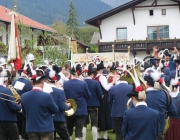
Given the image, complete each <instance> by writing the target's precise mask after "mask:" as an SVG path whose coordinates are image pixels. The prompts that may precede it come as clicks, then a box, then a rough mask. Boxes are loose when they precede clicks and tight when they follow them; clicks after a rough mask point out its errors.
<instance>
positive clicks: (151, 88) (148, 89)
mask: <svg viewBox="0 0 180 140" xmlns="http://www.w3.org/2000/svg"><path fill="white" fill-rule="evenodd" d="M152 90H155V91H157V89H155V88H153V87H149V88H147V89H146V92H147V91H152Z"/></svg>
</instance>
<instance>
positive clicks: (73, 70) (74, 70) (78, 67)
mask: <svg viewBox="0 0 180 140" xmlns="http://www.w3.org/2000/svg"><path fill="white" fill-rule="evenodd" d="M70 73H71V74H72V75H76V74H77V75H81V74H82V73H83V70H82V67H81V64H79V63H77V64H75V65H74V66H73V67H72V68H71V70H70Z"/></svg>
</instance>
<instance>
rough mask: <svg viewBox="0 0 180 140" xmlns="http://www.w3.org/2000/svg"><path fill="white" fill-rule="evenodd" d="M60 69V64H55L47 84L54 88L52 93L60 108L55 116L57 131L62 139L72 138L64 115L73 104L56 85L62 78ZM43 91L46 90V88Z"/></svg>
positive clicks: (68, 139)
mask: <svg viewBox="0 0 180 140" xmlns="http://www.w3.org/2000/svg"><path fill="white" fill-rule="evenodd" d="M58 69H59V68H58V66H56V65H53V67H52V70H50V71H49V74H48V77H47V80H46V82H47V86H49V88H52V91H50V94H51V95H52V97H53V99H54V101H55V103H56V105H57V106H58V108H59V112H58V113H57V114H56V115H54V116H53V121H54V127H55V132H57V133H58V135H59V136H60V138H61V140H70V136H69V132H68V129H67V125H66V119H65V116H64V111H65V110H68V108H70V107H71V104H70V103H66V97H65V93H64V91H63V90H61V89H58V88H57V87H56V84H55V83H56V82H57V81H59V80H60V75H58V73H59V72H58ZM45 89H46V88H45ZM43 91H44V92H46V90H44V89H43ZM55 135H56V134H55Z"/></svg>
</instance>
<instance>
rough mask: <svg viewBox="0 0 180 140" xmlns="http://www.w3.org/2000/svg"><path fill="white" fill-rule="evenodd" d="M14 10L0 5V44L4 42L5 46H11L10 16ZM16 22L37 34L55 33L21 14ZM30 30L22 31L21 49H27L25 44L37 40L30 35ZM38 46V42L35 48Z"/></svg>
mask: <svg viewBox="0 0 180 140" xmlns="http://www.w3.org/2000/svg"><path fill="white" fill-rule="evenodd" d="M11 11H12V10H10V9H7V8H6V7H4V6H1V5H0V13H1V14H0V42H3V43H4V44H5V45H8V44H9V37H10V26H11V17H10V16H9V12H11ZM16 22H19V23H21V24H23V25H25V26H27V27H28V28H29V29H31V30H32V32H34V33H35V34H36V33H37V32H38V31H43V32H44V31H47V32H51V33H52V32H55V30H53V29H51V28H50V27H48V26H46V25H43V24H41V23H39V22H37V21H34V20H32V19H30V18H28V17H26V16H23V15H21V14H18V17H16ZM29 29H28V30H29ZM28 30H23V31H21V33H22V34H21V36H20V40H21V47H22V46H23V47H25V42H26V41H29V40H32V39H33V38H35V36H32V33H31V34H28V33H27V32H28ZM37 45H38V42H37V41H36V42H34V46H33V47H36V46H37Z"/></svg>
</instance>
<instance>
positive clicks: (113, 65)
mask: <svg viewBox="0 0 180 140" xmlns="http://www.w3.org/2000/svg"><path fill="white" fill-rule="evenodd" d="M116 68H117V67H116V63H115V62H112V66H111V67H110V70H116Z"/></svg>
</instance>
